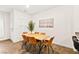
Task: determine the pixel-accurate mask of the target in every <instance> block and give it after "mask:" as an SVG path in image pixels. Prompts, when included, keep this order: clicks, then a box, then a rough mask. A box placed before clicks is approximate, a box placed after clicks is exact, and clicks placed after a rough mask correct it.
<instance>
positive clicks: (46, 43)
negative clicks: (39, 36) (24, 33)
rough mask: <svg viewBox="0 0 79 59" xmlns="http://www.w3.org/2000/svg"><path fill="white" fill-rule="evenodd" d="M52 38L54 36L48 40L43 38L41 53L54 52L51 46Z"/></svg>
mask: <svg viewBox="0 0 79 59" xmlns="http://www.w3.org/2000/svg"><path fill="white" fill-rule="evenodd" d="M53 39H54V37H52V38H50V40H43V42H42V49H41V53H44V54H51V53H54V50H53V48H52V41H53Z"/></svg>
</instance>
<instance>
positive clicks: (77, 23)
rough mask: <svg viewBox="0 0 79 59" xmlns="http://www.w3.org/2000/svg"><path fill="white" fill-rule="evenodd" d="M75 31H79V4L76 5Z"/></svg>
mask: <svg viewBox="0 0 79 59" xmlns="http://www.w3.org/2000/svg"><path fill="white" fill-rule="evenodd" d="M73 24H74V33H75V32H79V6H77V5H76V6H74V21H73Z"/></svg>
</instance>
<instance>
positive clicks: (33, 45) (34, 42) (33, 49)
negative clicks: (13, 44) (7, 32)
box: [29, 37, 37, 53]
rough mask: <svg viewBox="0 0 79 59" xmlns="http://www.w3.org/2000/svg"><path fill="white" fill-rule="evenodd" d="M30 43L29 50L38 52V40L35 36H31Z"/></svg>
mask: <svg viewBox="0 0 79 59" xmlns="http://www.w3.org/2000/svg"><path fill="white" fill-rule="evenodd" d="M29 44H30V49H29V52H30V53H36V44H37V41H36V39H35V38H34V37H29Z"/></svg>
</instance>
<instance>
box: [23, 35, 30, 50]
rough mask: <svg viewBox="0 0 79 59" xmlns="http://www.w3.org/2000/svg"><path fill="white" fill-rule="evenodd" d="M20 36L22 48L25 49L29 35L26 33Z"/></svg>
mask: <svg viewBox="0 0 79 59" xmlns="http://www.w3.org/2000/svg"><path fill="white" fill-rule="evenodd" d="M22 37H23V44H22V49H27V47H28V44H29V37H28V36H26V35H22Z"/></svg>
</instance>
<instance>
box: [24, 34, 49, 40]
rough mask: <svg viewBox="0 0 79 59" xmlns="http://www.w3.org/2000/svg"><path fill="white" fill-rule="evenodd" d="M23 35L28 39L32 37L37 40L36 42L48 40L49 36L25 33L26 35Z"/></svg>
mask: <svg viewBox="0 0 79 59" xmlns="http://www.w3.org/2000/svg"><path fill="white" fill-rule="evenodd" d="M23 35H25V36H29V37H34V38H35V39H38V40H50V36H48V35H43V34H35V33H27V34H23Z"/></svg>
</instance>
